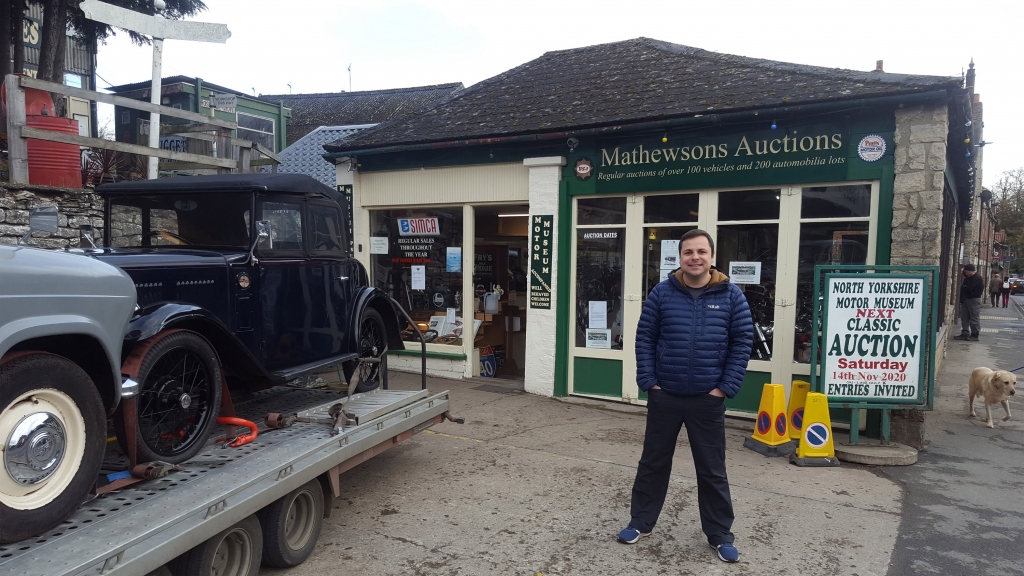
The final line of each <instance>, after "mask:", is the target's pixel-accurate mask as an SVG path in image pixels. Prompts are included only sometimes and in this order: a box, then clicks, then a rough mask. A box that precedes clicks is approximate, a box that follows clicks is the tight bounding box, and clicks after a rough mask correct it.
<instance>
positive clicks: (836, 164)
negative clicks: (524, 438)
mask: <svg viewBox="0 0 1024 576" xmlns="http://www.w3.org/2000/svg"><path fill="white" fill-rule="evenodd" d="M881 108H883V109H878V108H875V109H873V110H872V111H864V112H862V113H860V114H851V113H849V112H847V113H844V114H835V115H824V116H822V115H817V116H813V117H810V116H805V117H804V118H809V119H803V118H800V117H796V118H794V119H788V120H785V121H783V120H782V119H778V120H773V119H771V118H767V119H765V120H760V119H758V118H757V117H755V116H751V115H748V120H747V121H745V122H737V123H734V124H731V125H726V126H721V125H715V124H714V123H709V122H703V123H699V122H700V120H701V119H700V118H695V119H694V122H692V124H690V125H688V124H685V123H678V124H677V125H675V126H673V127H670V128H658V129H646V130H645V129H642V127H638V128H641V129H640V130H637V131H635V132H632V133H630V134H622V133H617V134H616V135H614V136H607V137H601V136H598V137H594V138H580V144H579V146H578V147H576V148H575V149H574V150H573V151H572V152H571V153H570V154H569V155H568V156H567V157H566V163H565V166H564V168H563V172H562V178H561V183H560V208H559V212H560V214H561V217H560V218H559V236H560V238H561V240H562V241H561V242H560V243H559V262H561V265H560V266H559V268H558V275H559V280H560V281H559V283H558V285H559V287H560V288H559V290H560V297H559V298H558V301H559V303H560V306H559V310H558V324H559V329H558V336H559V338H558V350H559V352H558V354H557V360H558V367H557V369H556V382H555V394H556V395H561V394H568V395H578V396H589V397H596V398H603V399H615V400H622V401H626V402H631V403H643V402H644V401H645V400H646V393H644V392H642V391H640V390H639V389H638V388H637V386H636V362H635V353H634V341H635V340H634V338H635V335H636V327H637V323H638V321H639V318H640V313H641V310H642V308H643V305H644V301H645V300H646V298H647V294H648V293H649V292H650V290H651V289H652V288H653V287H654V286H655V285H656V284H657V283H658V282H661V281H662V280H664V279H665V278H666V277H667V275H668V274H669V273H670V272H671V271H672V270H674V269H676V268H678V257H679V239H680V237H681V236H682V235H683V234H684V233H685V232H687V231H688V230H692V229H694V228H700V229H703V230H706V231H708V232H709V233H710V234H711V235H712V237H713V238H714V239H715V247H716V251H715V265H716V267H717V268H718V269H719V270H721V271H722V272H724V273H725V274H727V275H729V276H730V278H731V280H732V282H734V283H735V284H737V285H738V286H739V287H740V289H741V290H743V292H744V294H745V295H746V297H747V301H748V303H749V304H750V307H751V312H752V315H753V318H754V331H755V341H754V347H753V351H752V353H751V357H750V363H749V367H748V371H747V376H746V380H745V382H744V386H743V389H742V391H741V392H740V394H739V395H738V396H737V397H736V398H734V399H732V400H730V401H729V402H728V403H727V406H728V408H729V409H731V410H733V411H735V412H756V411H757V408H758V403H759V401H760V397H761V389H762V386H763V385H764V384H766V383H779V384H783V385H784V386H785V388H786V390H787V394H788V390H789V387H790V384H791V383H792V381H793V380H808V381H809V380H810V370H811V353H810V350H811V328H812V327H811V322H812V314H813V302H812V294H813V274H814V267H815V265H817V264H887V263H888V262H889V240H888V239H889V238H890V232H891V230H890V227H891V222H892V196H893V157H892V151H893V131H894V128H895V126H894V121H893V112H892V110H891V109H884V108H886V107H881ZM690 126H692V127H690Z"/></svg>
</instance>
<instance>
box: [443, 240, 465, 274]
mask: <svg viewBox="0 0 1024 576" xmlns="http://www.w3.org/2000/svg"><path fill="white" fill-rule="evenodd" d="M445 272H462V248H461V247H454V248H453V247H451V246H449V247H448V251H447V254H446V258H445Z"/></svg>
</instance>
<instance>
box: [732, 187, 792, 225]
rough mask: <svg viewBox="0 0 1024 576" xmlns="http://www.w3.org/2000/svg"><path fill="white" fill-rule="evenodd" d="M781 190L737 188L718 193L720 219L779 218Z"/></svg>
mask: <svg viewBox="0 0 1024 576" xmlns="http://www.w3.org/2000/svg"><path fill="white" fill-rule="evenodd" d="M780 193H781V191H780V190H737V191H735V192H720V193H719V194H718V220H719V221H721V220H777V219H778V218H779V194H780Z"/></svg>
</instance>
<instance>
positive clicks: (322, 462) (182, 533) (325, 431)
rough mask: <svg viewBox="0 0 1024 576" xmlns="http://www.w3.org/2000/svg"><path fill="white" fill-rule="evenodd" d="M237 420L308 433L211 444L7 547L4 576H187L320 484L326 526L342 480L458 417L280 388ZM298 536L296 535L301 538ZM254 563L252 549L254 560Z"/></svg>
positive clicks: (415, 403)
mask: <svg viewBox="0 0 1024 576" xmlns="http://www.w3.org/2000/svg"><path fill="white" fill-rule="evenodd" d="M341 401H345V402H346V410H347V412H348V413H349V417H350V419H349V421H348V425H347V426H345V427H344V428H343V429H342V430H341V431H340V432H338V431H337V430H335V429H334V424H333V423H331V421H333V418H332V417H331V416H329V415H328V410H329V408H330V407H331V406H332V405H335V404H337V403H338V402H341ZM235 409H236V411H237V413H238V415H239V416H240V417H243V418H247V419H250V420H252V421H255V422H262V421H263V418H264V416H265V415H266V414H268V413H271V412H277V413H282V414H297V415H298V416H299V421H298V422H296V423H295V424H293V425H292V426H290V427H287V428H280V429H274V430H270V431H266V432H261V433H260V434H259V435H258V437H257V438H256V439H255V440H254V441H253V442H252V443H249V444H245V445H242V446H239V447H237V448H231V447H227V446H226V443H223V442H222V443H216V442H211V443H210V444H208V445H207V446H206V448H204V450H203V451H202V452H201V453H200V454H199V455H198V456H196V457H195V458H193V459H191V460H189V461H187V462H185V463H183V464H181V465H180V468H181V469H180V470H178V471H174V472H172V473H171V474H169V475H167V476H165V477H163V478H160V479H156V480H144V481H141V482H138V483H135V484H132V485H130V486H127V487H124V488H120V489H117V490H114V491H111V492H108V493H105V494H103V495H100V496H96V497H94V498H92V499H89V500H87V501H86V502H85V503H84V504H83V505H82V506H81V508H80V509H79V510H78V511H77V512H75V513H74V514H73V515H72V516H71V517H70V518H68V520H66V521H65V522H64V523H62V524H61V525H59V526H58V527H57V528H55V529H53V530H51V531H49V532H47V533H44V534H42V535H40V536H38V537H35V538H30V539H28V540H24V541H21V542H17V543H14V544H8V545H0V574H5V575H11V576H15V575H19V576H20V575H25V576H79V575H86V574H88V575H107V574H110V575H140V576H141V575H145V574H149V573H150V572H152V571H154V570H158V569H161V570H166V568H164V567H165V565H168V564H169V563H171V561H172V560H175V559H176V558H178V560H177V561H176V562H175V563H174V564H171V565H172V566H175V567H176V568H175V570H174V571H176V572H177V573H182V572H184V571H185V570H184V569H183V568H181V566H182V565H183V564H182V560H181V558H179V557H182V555H185V554H186V553H189V554H190V555H192V556H196V554H197V552H196V551H197V550H200V549H201V548H202V547H204V546H205V547H209V546H211V545H214V544H215V543H216V542H215V541H218V540H217V539H218V538H221V540H219V541H221V542H222V545H225V546H230V541H229V539H228V538H225V537H224V533H225V532H229V533H230V534H234V532H233V531H232V530H237V529H235V528H233V527H236V526H241V525H244V523H245V522H246V521H248V522H249V524H250V525H251V524H252V522H253V520H252V517H253V515H255V514H257V513H259V512H261V511H264V510H268V509H269V508H268V507H269V506H271V505H273V504H275V503H276V502H279V501H281V500H282V499H286V498H288V497H289V495H291V494H294V493H295V491H297V490H301V489H304V487H307V486H310V484H309V483H310V482H311V481H318V482H319V484H320V485H321V487H322V488H323V507H324V509H323V511H319V510H317V511H316V514H314V516H316V515H319V519H320V522H321V523H322V518H323V517H325V516H329V515H330V509H331V504H332V497H331V496H332V494H333V496H335V497H337V496H339V486H340V483H339V482H338V476H339V474H341V473H342V472H344V471H345V470H348V469H350V468H352V467H354V466H356V465H358V464H359V463H361V462H364V461H366V460H367V459H369V458H371V457H373V456H374V455H376V454H379V453H380V452H383V451H384V450H386V449H388V448H390V447H391V446H394V445H397V444H398V443H399V442H402V441H403V440H406V439H408V438H410V437H412V436H413V435H414V434H415V433H417V432H421V431H423V430H426V429H427V428H429V427H431V426H433V425H434V424H437V423H440V422H441V421H442V420H443V419H444V418H445V416H446V415H447V412H448V410H449V393H448V392H447V391H444V392H440V393H433V394H432V393H431V392H430V391H428V390H425V389H424V390H412V391H399V390H387V389H378V390H374V391H371V392H367V393H362V394H354V395H352V396H351V397H350V398H347V397H346V396H344V395H340V394H339V393H338V392H331V391H323V390H312V389H295V388H274V389H271V390H267V391H264V392H259V393H256V394H253V395H251V396H250V397H248V398H245V399H241V400H240V401H236V403H235ZM115 446H116V443H114V442H112V443H111V446H110V448H109V449H108V462H107V463H106V464H105V468H112V469H117V468H118V466H119V465H121V466H123V465H124V462H126V460H124V458H123V457H122V456H120V455H119V451H118V450H117V449H116V447H115ZM118 459H120V460H118ZM309 501H311V500H309V499H308V498H307V499H306V502H309ZM307 507H308V506H307ZM321 512H322V515H320V514H321ZM289 526H291V525H289ZM290 529H292V532H291V533H290V534H292V535H294V534H295V532H294V527H291V528H290ZM262 530H263V531H264V532H266V530H267V528H266V527H264V528H262ZM279 530H284V527H281V528H280V529H279ZM300 535H301V534H300ZM318 535H319V526H318V527H317V529H316V532H315V534H314V535H313V536H312V542H308V541H306V542H304V544H303V547H304V548H305V547H308V548H307V549H311V548H312V546H314V545H315V543H316V537H317V536H318ZM242 536H245V534H244V533H243V534H242ZM276 537H278V538H280V539H284V538H286V537H287V538H291V536H289V535H288V534H280V535H278V536H276ZM236 540H237V538H236ZM243 540H244V538H243ZM307 540H308V538H307ZM250 544H251V543H250ZM260 547H261V548H262V544H261V546H260ZM243 548H244V547H243ZM190 551H191V552H190ZM214 551H215V552H216V550H214ZM227 552H230V553H233V554H235V556H236V557H235V558H234V559H232V558H230V557H229V556H231V554H225V558H226V560H225V559H224V558H222V559H221V561H222V562H225V561H226V562H228V563H229V564H230V563H231V562H235V563H236V564H237V563H238V562H239V560H238V558H237V555H238V553H242V554H243V555H244V553H245V550H244V549H242V550H240V551H239V550H234V551H232V550H230V549H229V550H227ZM253 553H254V551H253V550H251V549H250V550H249V554H250V556H251V555H252V554H253ZM304 559H305V558H302V560H304ZM302 560H299V561H300V562H301V561H302ZM255 566H257V567H258V566H259V561H258V560H256V563H255ZM223 568H224V567H223V566H221V570H223ZM227 568H228V570H227V572H228V573H234V574H255V572H252V571H251V570H250V571H246V569H245V568H244V566H228V567H227ZM192 570H194V568H191V569H189V570H188V571H189V572H191V571H192ZM257 570H258V568H257Z"/></svg>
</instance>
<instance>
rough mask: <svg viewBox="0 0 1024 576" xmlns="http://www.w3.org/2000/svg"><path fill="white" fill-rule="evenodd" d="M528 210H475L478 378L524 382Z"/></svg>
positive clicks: (522, 207)
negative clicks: (478, 324)
mask: <svg viewBox="0 0 1024 576" xmlns="http://www.w3.org/2000/svg"><path fill="white" fill-rule="evenodd" d="M529 211H530V208H529V206H528V205H525V204H524V205H502V206H476V207H474V212H475V219H476V221H475V226H474V231H475V238H474V264H473V292H474V294H473V295H474V298H475V301H474V306H475V308H474V318H475V321H477V322H479V323H480V327H479V328H478V329H477V337H476V339H475V340H474V348H475V351H476V353H475V354H474V356H475V357H477V358H479V360H478V361H477V362H476V365H475V367H474V373H475V374H476V375H478V376H482V377H486V378H504V379H515V380H520V381H521V380H522V378H523V374H524V373H525V370H526V362H527V358H526V337H527V336H526V333H527V324H528V322H527V308H528V306H527V292H526V289H527V273H526V269H527V267H528V266H527V258H528V254H529Z"/></svg>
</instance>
